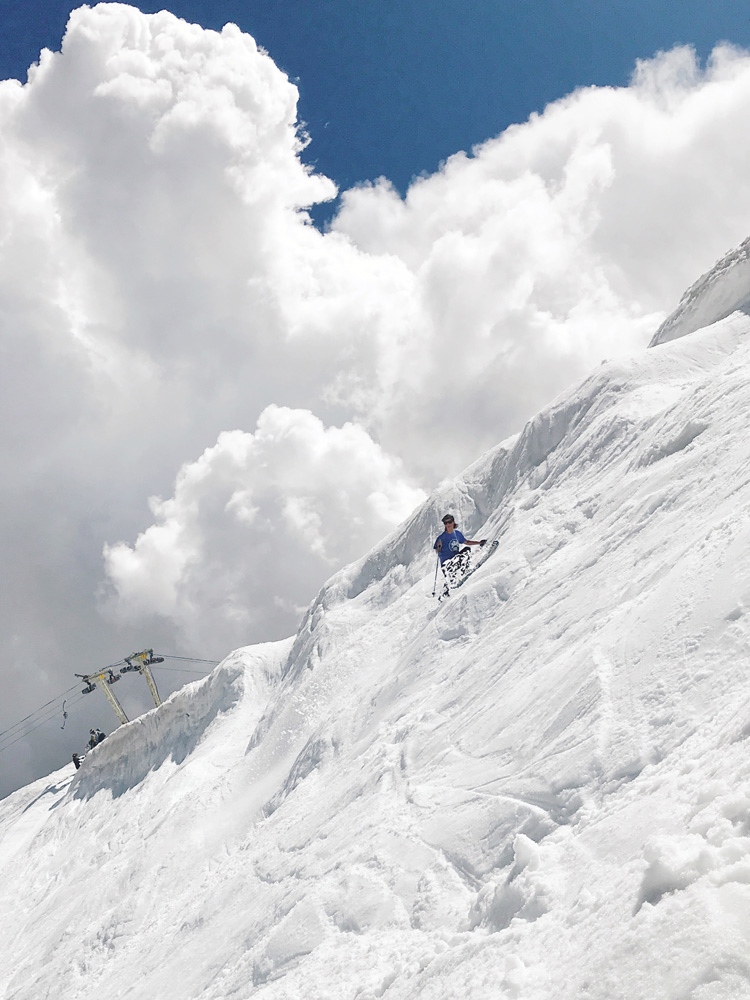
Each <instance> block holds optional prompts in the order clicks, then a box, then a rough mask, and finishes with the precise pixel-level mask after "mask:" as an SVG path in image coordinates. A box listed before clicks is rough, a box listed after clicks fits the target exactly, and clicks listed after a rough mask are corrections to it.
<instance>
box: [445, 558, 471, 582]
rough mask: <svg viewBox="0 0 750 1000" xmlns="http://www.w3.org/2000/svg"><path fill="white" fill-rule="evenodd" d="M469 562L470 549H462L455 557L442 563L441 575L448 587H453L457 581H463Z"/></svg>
mask: <svg viewBox="0 0 750 1000" xmlns="http://www.w3.org/2000/svg"><path fill="white" fill-rule="evenodd" d="M470 562H471V549H464V550H463V551H462V552H459V553H458V555H457V556H453V557H452V558H451V559H446V560H445V562H444V563H443V574H444V576H445V579H446V580H447V582H448V586H449V587H455V586H456V584H457V583H458V581H459V580H461V579H463V577H464V574H465V573H466V571H467V569H468V568H469V563H470Z"/></svg>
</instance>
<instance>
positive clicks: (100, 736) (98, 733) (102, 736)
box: [96, 727, 107, 743]
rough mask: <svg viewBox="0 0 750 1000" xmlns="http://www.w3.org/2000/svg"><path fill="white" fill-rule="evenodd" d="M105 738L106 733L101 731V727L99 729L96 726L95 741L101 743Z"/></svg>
mask: <svg viewBox="0 0 750 1000" xmlns="http://www.w3.org/2000/svg"><path fill="white" fill-rule="evenodd" d="M106 738H107V734H106V733H103V732H102V731H101V729H99V728H98V727H97V730H96V742H97V743H103V742H104V740H106Z"/></svg>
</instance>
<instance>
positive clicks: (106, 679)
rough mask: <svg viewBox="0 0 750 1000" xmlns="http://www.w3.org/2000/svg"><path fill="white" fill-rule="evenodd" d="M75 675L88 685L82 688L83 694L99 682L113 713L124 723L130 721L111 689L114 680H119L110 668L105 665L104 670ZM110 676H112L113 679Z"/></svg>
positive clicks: (87, 692) (91, 689)
mask: <svg viewBox="0 0 750 1000" xmlns="http://www.w3.org/2000/svg"><path fill="white" fill-rule="evenodd" d="M76 677H80V678H81V679H82V680H84V681H85V682H86V684H87V685H88V686H87V687H85V688H84V689H83V694H89V693H90V692H91V691H93V690H94V688H95V687H96V685H97V682H98V683H99V687H100V688H101V689H102V691H103V692H104V693H105V695H106V696H107V701H108V702H109V703H110V705H111V706H112V708H113V709H114V712H115V715H116V716H117V718H118V719H119V720H120V722H121V723H122V724H123V725H125V723H126V722H130V719H129V718H128V717H127V715H125V709H124V708H123V707H122V705H121V704H120V702H119V701H118V700H117V695H116V694H115V693H114V691H113V690H112V687H111V685H112V684H113V683H114V681H119V679H120V678H119V676H118V677H115V675H114V673H113V672H112V669H111V668H110V667H107V668H106V669H105V670H100V671H99V672H98V673H96V674H76ZM110 678H114V679H113V680H112V679H110Z"/></svg>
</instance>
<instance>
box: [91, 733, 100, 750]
mask: <svg viewBox="0 0 750 1000" xmlns="http://www.w3.org/2000/svg"><path fill="white" fill-rule="evenodd" d="M98 742H99V741H98V739H97V737H96V730H95V729H89V749H90V750H93V749H94V747H95V746H96V744H97V743H98Z"/></svg>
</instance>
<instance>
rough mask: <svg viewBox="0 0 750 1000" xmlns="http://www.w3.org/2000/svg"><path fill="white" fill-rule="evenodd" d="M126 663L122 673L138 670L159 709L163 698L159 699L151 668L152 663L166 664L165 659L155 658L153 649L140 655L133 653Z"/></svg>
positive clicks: (126, 658) (127, 657) (146, 650)
mask: <svg viewBox="0 0 750 1000" xmlns="http://www.w3.org/2000/svg"><path fill="white" fill-rule="evenodd" d="M125 663H126V664H127V666H125V667H123V668H122V671H121V672H122V673H123V674H125V673H127V672H128V671H129V670H137V671H138V673H139V674H143V676H144V677H145V678H146V683H147V684H148V689H149V691H150V692H151V697H152V698H153V699H154V704H155V705H156V707H157V708H158V707H159V705H161V698H160V697H159V692H158V690H157V688H156V681H155V680H154V675H153V674H152V673H151V670H150V667H151V664H152V663H164V657H163V656H154V651H153V649H143V650H141V652H140V653H131V654H130V656H126V657H125Z"/></svg>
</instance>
